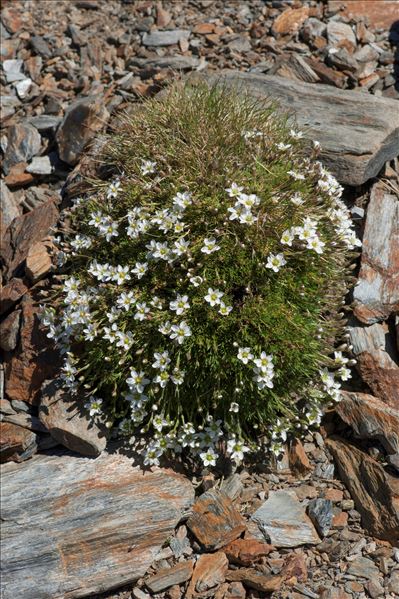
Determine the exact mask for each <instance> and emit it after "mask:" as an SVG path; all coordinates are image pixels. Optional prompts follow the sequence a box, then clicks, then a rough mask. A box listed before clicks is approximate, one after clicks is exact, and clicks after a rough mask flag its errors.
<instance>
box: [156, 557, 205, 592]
mask: <svg viewBox="0 0 399 599" xmlns="http://www.w3.org/2000/svg"><path fill="white" fill-rule="evenodd" d="M193 566H194V562H193V560H189V561H187V562H180V563H178V564H175V565H174V566H172V567H171V568H162V569H161V570H159V571H158V572H157V573H156V574H154V576H150V578H147V580H146V581H145V584H146V586H147V587H148V588H149V589H150V591H151V592H152V593H160V592H161V591H164V590H165V589H168V588H169V587H172V586H174V585H176V584H182V583H183V582H186V581H187V580H189V579H190V578H191V575H192V573H193Z"/></svg>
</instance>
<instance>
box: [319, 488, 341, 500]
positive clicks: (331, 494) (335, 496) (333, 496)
mask: <svg viewBox="0 0 399 599" xmlns="http://www.w3.org/2000/svg"><path fill="white" fill-rule="evenodd" d="M343 498H344V492H343V491H340V490H339V489H326V491H325V493H324V499H329V500H330V501H332V502H333V503H339V502H340V501H342V500H343Z"/></svg>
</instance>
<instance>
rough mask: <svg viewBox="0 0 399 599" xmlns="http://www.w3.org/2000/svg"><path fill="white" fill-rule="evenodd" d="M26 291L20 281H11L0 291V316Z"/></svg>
mask: <svg viewBox="0 0 399 599" xmlns="http://www.w3.org/2000/svg"><path fill="white" fill-rule="evenodd" d="M27 291H28V288H27V286H26V285H25V283H24V282H23V281H22V279H17V278H15V279H11V281H10V282H9V283H7V285H5V286H4V287H3V289H2V290H1V296H0V315H1V314H4V312H7V311H8V310H9V309H10V308H12V306H14V305H15V304H16V303H17V301H18V300H20V299H21V297H22V296H23V295H24V294H25V293H26V292H27Z"/></svg>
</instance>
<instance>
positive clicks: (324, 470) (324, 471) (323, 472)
mask: <svg viewBox="0 0 399 599" xmlns="http://www.w3.org/2000/svg"><path fill="white" fill-rule="evenodd" d="M314 476H315V477H317V478H323V479H325V480H332V479H333V478H334V464H329V463H326V464H317V465H316V468H315V469H314Z"/></svg>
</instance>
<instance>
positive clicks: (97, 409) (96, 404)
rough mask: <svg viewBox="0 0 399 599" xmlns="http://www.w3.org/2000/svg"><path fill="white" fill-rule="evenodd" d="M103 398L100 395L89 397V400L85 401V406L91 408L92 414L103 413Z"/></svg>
mask: <svg viewBox="0 0 399 599" xmlns="http://www.w3.org/2000/svg"><path fill="white" fill-rule="evenodd" d="M102 403H103V400H102V399H100V398H99V397H89V401H88V402H87V403H85V408H86V409H87V410H89V414H90V416H97V414H101V407H102Z"/></svg>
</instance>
